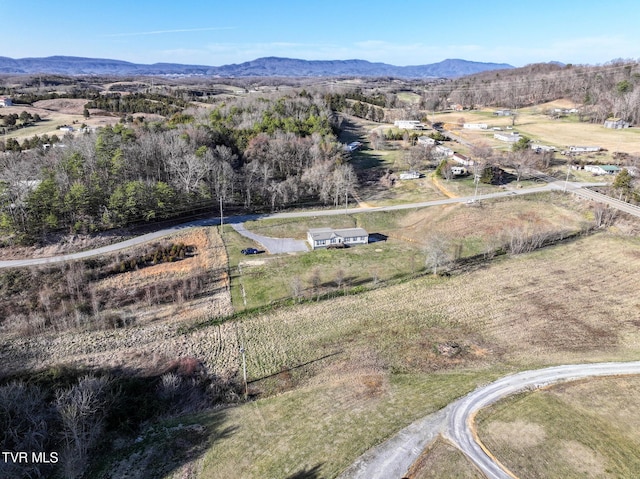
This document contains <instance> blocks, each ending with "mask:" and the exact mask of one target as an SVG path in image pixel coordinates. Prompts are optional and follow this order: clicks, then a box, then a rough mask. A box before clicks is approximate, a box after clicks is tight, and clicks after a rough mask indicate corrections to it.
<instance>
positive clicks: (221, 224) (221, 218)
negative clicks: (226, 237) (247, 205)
mask: <svg viewBox="0 0 640 479" xmlns="http://www.w3.org/2000/svg"><path fill="white" fill-rule="evenodd" d="M223 221H224V217H223V216H222V196H221V197H220V236H222V226H223Z"/></svg>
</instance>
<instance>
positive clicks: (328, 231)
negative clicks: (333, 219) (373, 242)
mask: <svg viewBox="0 0 640 479" xmlns="http://www.w3.org/2000/svg"><path fill="white" fill-rule="evenodd" d="M307 241H309V244H310V245H311V249H316V248H327V247H329V246H331V245H343V244H344V245H356V244H367V243H368V242H369V233H367V231H366V230H365V229H364V228H344V229H337V230H336V229H333V228H310V229H309V230H308V231H307Z"/></svg>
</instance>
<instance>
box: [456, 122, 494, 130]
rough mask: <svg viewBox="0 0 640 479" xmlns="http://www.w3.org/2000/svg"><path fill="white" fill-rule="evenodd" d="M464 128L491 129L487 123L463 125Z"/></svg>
mask: <svg viewBox="0 0 640 479" xmlns="http://www.w3.org/2000/svg"><path fill="white" fill-rule="evenodd" d="M462 128H465V129H467V130H486V129H487V128H489V125H487V124H486V123H463V124H462Z"/></svg>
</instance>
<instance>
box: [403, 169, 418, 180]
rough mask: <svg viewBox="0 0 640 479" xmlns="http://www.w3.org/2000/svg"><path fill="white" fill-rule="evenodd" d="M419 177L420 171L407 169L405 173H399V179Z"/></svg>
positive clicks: (415, 178)
mask: <svg viewBox="0 0 640 479" xmlns="http://www.w3.org/2000/svg"><path fill="white" fill-rule="evenodd" d="M418 178H420V173H419V172H418V171H413V170H412V171H407V172H405V173H400V179H401V180H417V179H418Z"/></svg>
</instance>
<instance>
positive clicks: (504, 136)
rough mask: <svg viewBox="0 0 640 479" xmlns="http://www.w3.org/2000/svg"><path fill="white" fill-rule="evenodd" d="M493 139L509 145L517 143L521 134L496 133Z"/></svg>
mask: <svg viewBox="0 0 640 479" xmlns="http://www.w3.org/2000/svg"><path fill="white" fill-rule="evenodd" d="M493 137H494V138H495V139H496V140H500V141H506V142H507V143H516V142H517V141H518V140H519V139H520V133H518V132H515V131H514V132H513V133H494V134H493Z"/></svg>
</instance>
